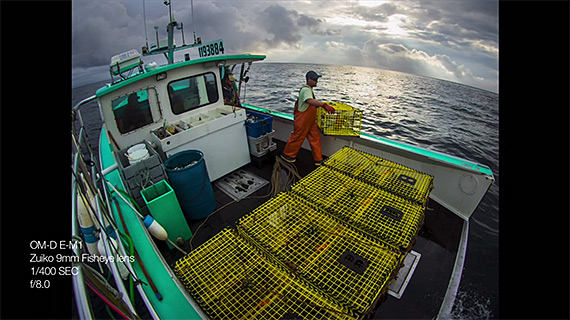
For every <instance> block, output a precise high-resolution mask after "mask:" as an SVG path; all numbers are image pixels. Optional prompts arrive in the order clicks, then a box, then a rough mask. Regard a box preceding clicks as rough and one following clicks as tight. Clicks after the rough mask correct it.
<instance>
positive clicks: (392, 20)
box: [385, 14, 408, 36]
mask: <svg viewBox="0 0 570 320" xmlns="http://www.w3.org/2000/svg"><path fill="white" fill-rule="evenodd" d="M404 19H406V16H405V15H403V14H395V15H391V16H390V17H389V18H388V23H386V24H385V26H386V30H385V32H386V33H387V34H389V35H393V36H405V35H407V34H408V33H407V32H406V31H405V30H404V29H402V28H401V27H400V26H401V25H403V24H404V22H403V20H404Z"/></svg>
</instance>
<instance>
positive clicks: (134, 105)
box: [112, 90, 153, 134]
mask: <svg viewBox="0 0 570 320" xmlns="http://www.w3.org/2000/svg"><path fill="white" fill-rule="evenodd" d="M112 107H113V114H114V115H115V121H116V122H117V128H118V129H119V132H120V133H121V134H124V133H128V132H131V131H133V130H136V129H138V128H141V127H144V126H146V125H148V124H151V123H152V122H153V119H152V112H151V110H150V103H149V101H148V91H147V90H141V91H138V92H134V93H131V94H129V95H126V96H122V97H119V98H116V99H114V100H113V102H112Z"/></svg>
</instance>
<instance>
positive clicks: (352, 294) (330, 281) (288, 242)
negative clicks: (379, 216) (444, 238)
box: [237, 193, 404, 315]
mask: <svg viewBox="0 0 570 320" xmlns="http://www.w3.org/2000/svg"><path fill="white" fill-rule="evenodd" d="M237 228H238V230H239V232H240V234H243V235H244V237H249V238H250V239H251V242H252V243H257V244H259V246H260V247H261V248H263V250H266V252H267V253H268V254H269V255H273V256H275V257H276V259H277V260H278V261H279V262H280V263H281V265H282V266H283V267H285V268H288V269H289V270H291V271H293V272H295V273H296V274H297V275H298V278H299V279H304V280H306V281H308V282H310V283H312V284H314V285H316V286H317V287H318V288H320V289H322V290H323V291H324V292H326V293H328V294H329V295H330V296H331V297H333V298H334V299H336V300H337V301H339V302H340V303H341V304H343V305H346V306H348V307H349V308H351V309H352V310H354V311H355V312H356V313H357V314H359V315H364V314H365V313H366V312H368V311H370V310H371V309H372V308H373V307H374V306H375V303H376V302H377V301H378V299H379V298H380V297H381V296H382V295H383V294H385V293H386V290H387V286H388V284H389V282H390V280H391V279H392V278H393V277H395V276H396V275H397V272H398V270H399V268H400V267H401V265H400V263H401V262H402V259H403V257H404V254H403V253H402V252H400V251H399V250H397V249H394V248H392V247H390V246H388V245H385V244H383V243H381V242H380V241H377V240H375V239H373V238H372V237H369V236H367V235H366V234H365V233H362V232H360V231H358V230H356V229H354V228H352V227H350V226H348V225H346V224H344V223H341V222H340V221H339V220H337V219H334V218H333V217H331V216H330V215H328V214H326V213H324V212H322V211H320V210H319V209H316V208H314V207H311V206H310V205H309V204H308V203H307V202H306V201H304V200H302V199H301V198H298V197H297V196H295V195H293V194H291V193H281V194H279V195H278V196H277V197H275V198H273V199H271V200H270V201H268V202H266V203H265V204H264V205H262V206H260V207H258V208H257V209H255V210H254V211H253V212H252V213H250V214H249V215H247V216H245V217H243V218H241V219H240V220H239V221H238V223H237Z"/></svg>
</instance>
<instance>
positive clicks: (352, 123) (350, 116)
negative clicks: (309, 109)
mask: <svg viewBox="0 0 570 320" xmlns="http://www.w3.org/2000/svg"><path fill="white" fill-rule="evenodd" d="M325 103H326V104H328V105H330V106H331V107H333V108H334V109H335V112H334V113H332V114H329V113H328V112H326V111H325V110H324V109H323V108H317V125H318V126H319V128H320V129H321V131H322V132H323V134H325V135H335V136H360V129H361V126H362V111H360V110H358V109H356V108H353V107H351V106H349V105H347V104H344V103H338V102H325Z"/></svg>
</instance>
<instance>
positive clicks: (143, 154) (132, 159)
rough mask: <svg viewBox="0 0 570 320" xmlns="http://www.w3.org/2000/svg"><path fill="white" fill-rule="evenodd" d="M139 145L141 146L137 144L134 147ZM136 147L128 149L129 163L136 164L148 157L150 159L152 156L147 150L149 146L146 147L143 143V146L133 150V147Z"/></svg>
mask: <svg viewBox="0 0 570 320" xmlns="http://www.w3.org/2000/svg"><path fill="white" fill-rule="evenodd" d="M137 146H139V145H136V146H134V147H137ZM134 147H131V148H130V149H129V150H128V151H127V154H128V159H129V163H130V164H135V163H137V162H140V161H143V160H146V159H148V158H149V157H150V155H149V153H148V150H147V148H146V147H145V145H144V144H142V148H138V149H134V151H131V149H132V148H134Z"/></svg>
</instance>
